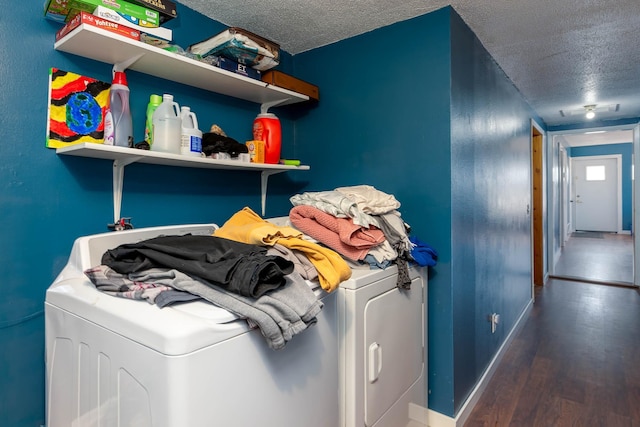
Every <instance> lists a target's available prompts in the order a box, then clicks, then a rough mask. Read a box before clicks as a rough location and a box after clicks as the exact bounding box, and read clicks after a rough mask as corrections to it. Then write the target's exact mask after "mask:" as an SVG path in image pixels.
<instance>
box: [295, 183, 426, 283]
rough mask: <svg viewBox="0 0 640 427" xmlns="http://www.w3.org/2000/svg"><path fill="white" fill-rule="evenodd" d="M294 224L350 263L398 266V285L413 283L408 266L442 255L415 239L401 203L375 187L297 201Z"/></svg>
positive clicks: (319, 194)
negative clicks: (403, 215)
mask: <svg viewBox="0 0 640 427" xmlns="http://www.w3.org/2000/svg"><path fill="white" fill-rule="evenodd" d="M290 200H291V203H292V204H293V206H294V207H293V208H292V209H291V211H290V212H289V219H290V221H291V225H292V226H293V227H295V228H297V229H299V230H300V231H302V232H303V233H305V234H307V235H308V236H310V237H312V238H314V239H316V240H317V241H318V242H320V243H322V244H324V245H326V246H327V247H329V248H331V249H333V250H334V251H336V252H338V253H339V254H340V255H342V256H343V257H345V258H346V259H348V260H351V261H354V262H358V263H367V264H369V265H370V266H372V267H379V268H386V267H387V266H389V265H390V264H394V263H395V264H397V265H398V273H399V274H398V286H399V287H408V286H409V285H410V284H411V280H410V278H409V274H408V270H407V262H414V263H416V264H418V265H421V266H433V265H435V264H436V262H437V257H438V254H437V252H436V250H435V249H434V248H432V247H431V246H429V245H428V244H426V243H423V242H421V241H420V240H419V239H417V238H415V237H409V232H410V230H411V227H410V226H409V225H408V224H407V223H406V222H405V221H404V220H403V219H402V216H401V214H400V212H399V211H398V209H399V208H400V202H399V201H398V200H397V199H396V198H395V197H394V196H393V195H391V194H387V193H385V192H383V191H380V190H377V189H376V188H374V187H372V186H370V185H357V186H351V187H339V188H336V189H335V190H331V191H319V192H307V193H302V194H297V195H294V196H293V197H291V199H290Z"/></svg>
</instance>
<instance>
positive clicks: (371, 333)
mask: <svg viewBox="0 0 640 427" xmlns="http://www.w3.org/2000/svg"><path fill="white" fill-rule="evenodd" d="M385 280H392V281H393V282H394V283H395V280H396V277H395V276H392V277H389V278H387V279H385ZM422 292H423V289H422V280H420V279H419V278H418V279H414V280H413V282H412V283H411V289H409V290H404V289H402V290H401V289H398V288H395V287H394V288H393V289H391V290H389V291H387V292H385V293H383V294H381V295H378V296H376V297H375V298H372V299H371V300H370V301H369V302H368V303H367V306H366V308H365V311H364V325H365V326H364V329H365V330H364V335H365V343H364V344H365V349H364V351H365V358H366V363H365V365H366V366H365V369H366V371H365V383H366V384H365V424H366V425H367V426H371V425H373V424H374V423H375V422H376V421H378V420H379V419H380V417H381V416H382V415H383V414H384V413H385V412H386V411H387V410H388V409H389V408H390V407H391V406H392V405H393V404H394V403H395V402H396V401H397V400H398V399H399V398H400V396H401V395H402V394H403V393H404V392H405V391H407V390H408V389H409V387H411V385H412V384H413V383H414V382H415V381H417V380H418V379H419V377H420V374H421V373H422V370H423V367H424V362H423V354H422V353H423V345H422V343H423V336H424V334H423V331H424V320H423V315H422V313H423V311H422Z"/></svg>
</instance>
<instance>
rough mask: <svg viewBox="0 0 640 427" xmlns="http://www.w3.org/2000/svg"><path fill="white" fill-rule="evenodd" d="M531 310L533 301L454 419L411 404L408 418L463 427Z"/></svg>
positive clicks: (431, 424)
mask: <svg viewBox="0 0 640 427" xmlns="http://www.w3.org/2000/svg"><path fill="white" fill-rule="evenodd" d="M532 308H533V300H530V301H529V303H528V304H527V306H526V307H525V308H524V310H522V313H521V314H520V317H519V318H518V320H517V321H516V323H515V324H514V325H513V328H511V332H509V335H508V336H507V338H506V339H505V340H504V342H503V343H502V345H501V346H500V348H499V349H498V351H497V353H496V355H495V356H494V357H493V360H491V363H489V366H488V367H487V369H486V370H485V371H484V374H483V375H482V377H481V378H480V380H479V381H478V383H477V384H476V386H475V387H474V389H473V391H472V392H471V394H470V395H469V397H468V398H467V400H466V401H465V402H464V404H463V405H462V408H460V411H458V415H457V416H456V417H455V418H452V417H449V416H447V415H444V414H441V413H440V412H436V411H433V410H431V409H427V408H423V407H421V406H419V405H416V404H413V403H410V404H409V418H411V419H412V420H414V421H417V422H419V423H422V424H424V425H425V426H428V427H463V426H464V423H465V422H466V421H467V419H468V418H469V416H470V415H471V412H472V411H473V408H474V407H475V406H476V403H478V400H480V397H481V396H482V392H484V390H485V389H486V388H487V385H488V384H489V380H491V377H492V376H493V374H494V373H495V371H496V369H497V368H498V365H499V364H500V361H501V360H502V357H503V356H504V353H505V352H506V350H507V348H508V347H509V344H511V341H512V340H513V338H514V337H515V336H516V334H517V332H518V331H519V330H520V329H521V328H522V327H523V326H524V323H525V321H526V318H527V317H528V315H529V313H530V312H531V309H532Z"/></svg>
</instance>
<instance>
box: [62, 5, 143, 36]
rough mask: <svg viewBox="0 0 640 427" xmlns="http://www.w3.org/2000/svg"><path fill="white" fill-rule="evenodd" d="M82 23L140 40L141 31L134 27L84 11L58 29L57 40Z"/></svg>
mask: <svg viewBox="0 0 640 427" xmlns="http://www.w3.org/2000/svg"><path fill="white" fill-rule="evenodd" d="M80 24H88V25H91V26H94V27H98V28H102V29H104V30H108V31H111V32H113V33H116V34H120V35H121V36H125V37H128V38H130V39H133V40H140V31H138V30H136V29H134V28H130V27H127V26H125V25H121V24H118V23H115V22H111V21H109V20H107V19H103V18H100V17H98V16H94V15H92V14H90V13H87V12H84V11H83V12H80V13H79V14H77V15H76V16H75V17H74V18H73V19H72V20H71V21H69V22H67V24H66V25H65V26H64V27H62V28H61V29H59V30H58V32H57V33H56V41H58V40H60V39H61V38H63V37H64V36H66V35H67V34H69V33H70V32H71V31H73V30H74V29H76V28H78V26H80Z"/></svg>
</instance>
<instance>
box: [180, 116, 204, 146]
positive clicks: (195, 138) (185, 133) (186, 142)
mask: <svg viewBox="0 0 640 427" xmlns="http://www.w3.org/2000/svg"><path fill="white" fill-rule="evenodd" d="M180 118H181V119H182V136H181V139H180V153H181V154H184V155H187V156H194V157H200V156H201V152H202V131H201V130H200V129H198V118H197V117H196V113H194V112H193V111H191V108H190V107H186V106H183V107H182V108H181V109H180Z"/></svg>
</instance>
